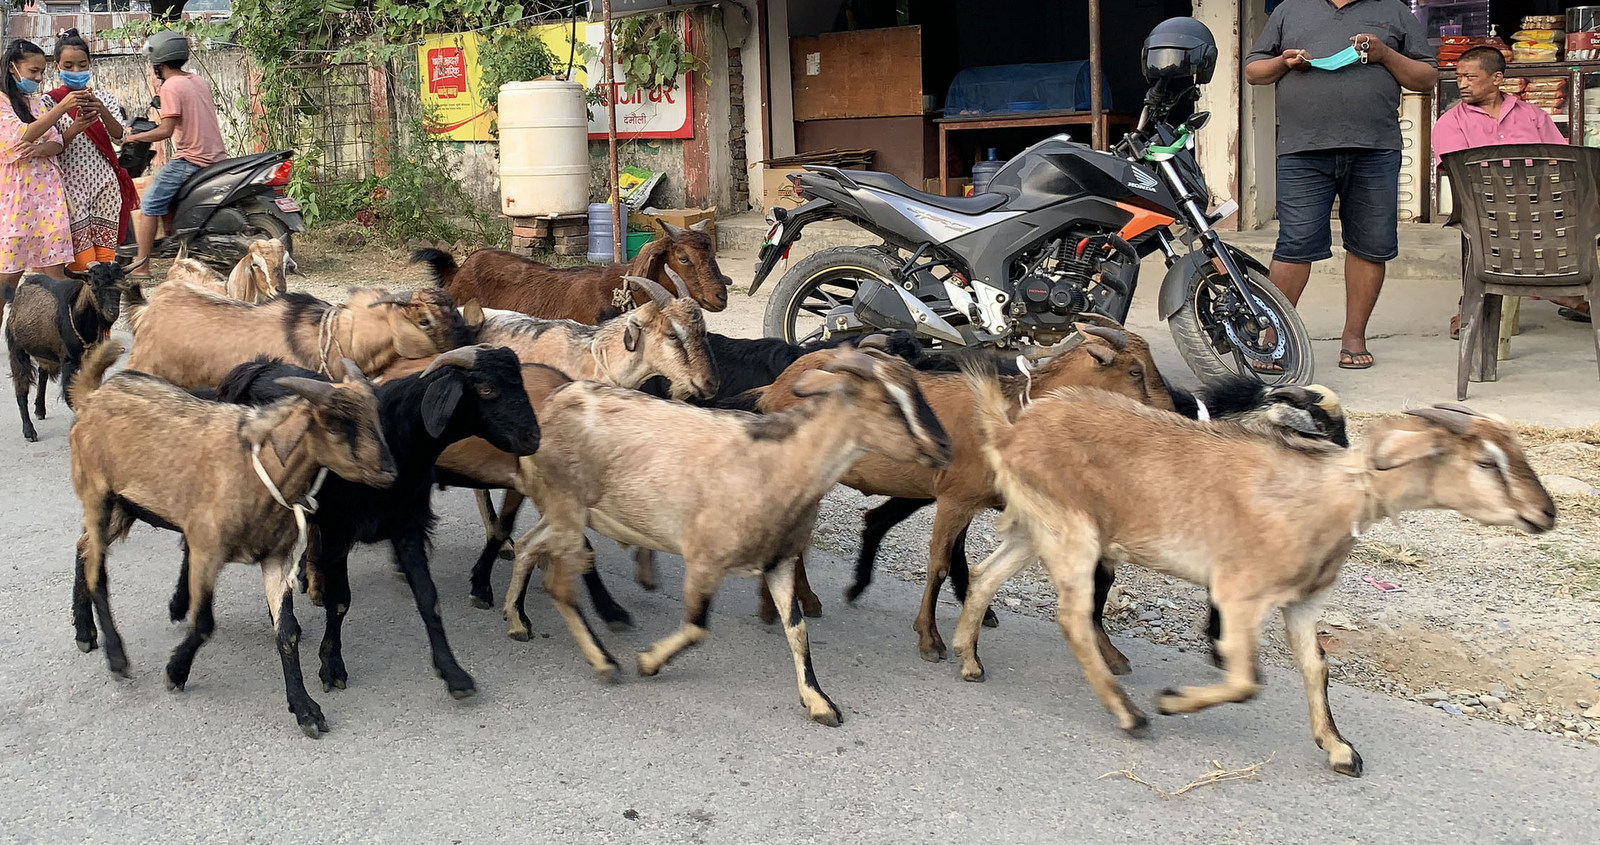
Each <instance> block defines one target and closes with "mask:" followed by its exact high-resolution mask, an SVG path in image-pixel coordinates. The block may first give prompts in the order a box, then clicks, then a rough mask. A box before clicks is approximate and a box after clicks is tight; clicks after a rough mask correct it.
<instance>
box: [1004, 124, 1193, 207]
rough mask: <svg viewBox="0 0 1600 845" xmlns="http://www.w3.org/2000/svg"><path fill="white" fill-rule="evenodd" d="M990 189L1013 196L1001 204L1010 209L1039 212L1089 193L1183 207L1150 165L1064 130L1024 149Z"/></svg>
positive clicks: (1007, 165) (1005, 168)
mask: <svg viewBox="0 0 1600 845" xmlns="http://www.w3.org/2000/svg"><path fill="white" fill-rule="evenodd" d="M989 190H990V191H991V192H998V193H1003V194H1006V195H1008V196H1010V197H1011V199H1010V200H1009V201H1008V202H1007V203H1006V204H1005V205H1004V206H1002V208H1003V209H1004V210H1006V211H1034V210H1037V209H1040V208H1045V207H1047V206H1051V205H1055V204H1057V203H1061V202H1065V201H1067V200H1072V199H1077V198H1079V197H1084V196H1094V197H1103V198H1105V199H1109V200H1114V201H1119V202H1131V203H1135V204H1138V205H1145V206H1151V207H1154V208H1159V209H1162V210H1164V211H1167V212H1170V213H1173V214H1176V212H1177V211H1178V202H1177V200H1176V199H1175V198H1174V197H1173V196H1172V191H1171V190H1169V189H1168V188H1167V186H1166V185H1164V184H1162V182H1161V180H1160V179H1159V178H1157V177H1156V175H1155V174H1154V173H1153V172H1151V170H1150V169H1149V168H1148V167H1144V166H1141V165H1136V164H1134V163H1132V162H1130V161H1128V160H1127V159H1124V158H1121V157H1119V156H1117V155H1114V154H1112V153H1103V152H1098V151H1096V150H1094V149H1091V148H1090V147H1088V146H1086V145H1084V144H1080V143H1077V142H1076V141H1073V140H1071V139H1069V138H1068V137H1067V136H1065V135H1056V136H1054V137H1051V138H1046V139H1045V140H1043V141H1040V142H1039V143H1037V144H1034V145H1033V146H1031V147H1029V148H1028V149H1026V150H1023V151H1022V154H1021V155H1018V156H1016V157H1015V158H1013V159H1011V161H1009V162H1007V163H1006V166H1005V167H1003V168H1001V169H1000V172H999V173H996V174H995V176H994V181H992V182H990V183H989Z"/></svg>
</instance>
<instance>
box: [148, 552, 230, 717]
mask: <svg viewBox="0 0 1600 845" xmlns="http://www.w3.org/2000/svg"><path fill="white" fill-rule="evenodd" d="M221 568H222V561H218V560H210V559H206V560H202V561H201V565H200V566H198V567H195V566H193V564H192V560H191V555H190V551H189V544H188V543H187V541H186V542H185V543H184V547H183V571H184V583H183V584H182V587H183V591H184V598H185V600H184V602H183V604H184V606H185V608H186V612H188V611H189V609H192V615H191V616H190V618H189V633H188V635H187V636H185V637H184V638H183V642H181V643H178V647H177V648H175V649H173V650H172V657H170V658H169V659H168V660H167V670H166V672H165V674H164V676H163V678H162V679H163V680H164V681H165V682H166V685H167V689H169V690H177V691H180V692H181V691H182V690H183V688H184V686H185V685H186V684H188V683H189V670H190V668H191V667H193V666H194V656H195V653H196V652H198V651H199V650H200V646H202V645H205V644H206V643H207V642H208V641H209V640H210V639H211V634H212V632H213V631H215V630H216V627H217V625H216V618H215V616H214V615H213V614H212V599H213V597H214V596H215V595H216V591H217V573H218V572H219V571H220V570H221ZM173 599H174V601H176V599H177V597H176V596H174V597H173ZM170 607H171V606H170V605H169V609H170ZM180 618H181V617H180ZM174 621H176V620H174Z"/></svg>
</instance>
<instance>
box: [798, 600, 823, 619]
mask: <svg viewBox="0 0 1600 845" xmlns="http://www.w3.org/2000/svg"><path fill="white" fill-rule="evenodd" d="M800 612H801V613H802V614H804V615H805V616H807V617H810V618H812V619H818V618H821V616H822V602H816V603H814V604H811V605H809V606H806V605H801V607H800Z"/></svg>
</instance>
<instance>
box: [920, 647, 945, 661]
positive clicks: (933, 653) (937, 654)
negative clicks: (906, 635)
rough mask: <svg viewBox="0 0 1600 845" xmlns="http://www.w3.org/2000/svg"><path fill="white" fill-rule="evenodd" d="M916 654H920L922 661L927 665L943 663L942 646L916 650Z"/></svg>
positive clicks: (943, 653) (943, 652) (943, 651)
mask: <svg viewBox="0 0 1600 845" xmlns="http://www.w3.org/2000/svg"><path fill="white" fill-rule="evenodd" d="M917 653H918V654H921V655H922V659H923V660H926V661H928V662H929V663H940V662H943V661H944V658H945V650H944V646H938V647H934V648H918V649H917Z"/></svg>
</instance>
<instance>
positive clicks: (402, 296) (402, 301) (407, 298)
mask: <svg viewBox="0 0 1600 845" xmlns="http://www.w3.org/2000/svg"><path fill="white" fill-rule="evenodd" d="M416 295H417V294H416V291H409V290H403V291H400V292H399V293H386V294H384V295H383V296H381V297H378V299H376V300H375V301H373V303H372V304H371V305H368V306H367V307H368V308H377V307H378V306H379V305H410V304H411V299H412V297H414V296H416Z"/></svg>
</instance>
